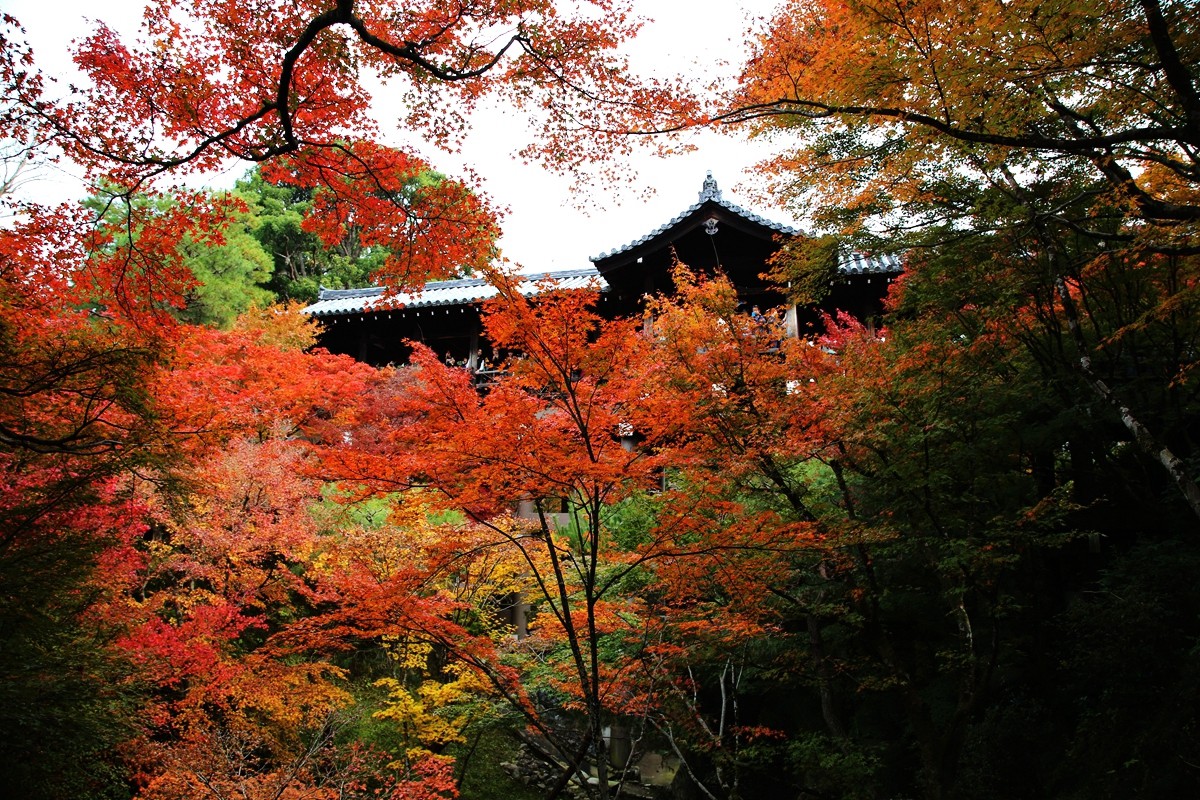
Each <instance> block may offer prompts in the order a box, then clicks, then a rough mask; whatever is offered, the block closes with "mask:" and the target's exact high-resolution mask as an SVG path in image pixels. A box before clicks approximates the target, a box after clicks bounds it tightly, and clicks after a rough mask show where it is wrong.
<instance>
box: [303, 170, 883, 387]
mask: <svg viewBox="0 0 1200 800" xmlns="http://www.w3.org/2000/svg"><path fill="white" fill-rule="evenodd" d="M799 236H803V234H802V233H801V232H800V231H798V230H796V229H794V228H791V227H789V226H787V225H782V224H780V223H777V222H772V221H770V220H768V219H765V218H763V217H761V216H759V215H758V214H755V213H753V212H751V211H748V210H746V209H744V208H742V207H741V206H738V205H735V204H733V203H731V202H729V201H728V200H726V199H725V198H724V197H723V196H722V193H721V190H720V189H719V188H718V187H717V182H716V180H714V179H713V176H712V173H709V174H708V176H707V177H706V178H705V179H704V183H703V185H702V187H701V190H700V194H699V197H698V198H697V200H696V202H695V203H692V204H691V205H690V206H688V207H687V208H685V209H684V210H683V211H681V212H680V213H679V214H677V215H676V216H675V217H673V218H672V219H670V220H668V221H667V222H665V223H663V224H662V225H659V226H658V227H657V228H655V229H653V230H651V231H649V232H648V233H646V234H645V235H643V236H641V237H640V238H638V239H634V240H633V241H631V242H629V243H627V244H623V245H620V246H618V247H616V248H614V249H613V250H611V251H608V252H605V253H601V254H600V255H598V256H594V257H592V259H591V262H592V263H591V265H590V266H586V267H580V268H578V269H570V270H560V271H556V272H547V273H531V274H529V275H527V276H525V279H524V281H523V282H522V283H521V284H520V286H519V287H518V288H519V290H520V291H522V292H523V293H525V294H528V295H534V294H537V293H538V292H539V291H541V287H542V286H543V285H544V281H545V280H546V279H549V280H552V281H554V282H555V284H556V285H558V286H560V287H564V288H583V287H589V286H590V287H597V288H599V289H600V290H601V299H600V303H599V306H598V309H597V310H598V311H599V313H600V314H601V315H603V316H606V317H612V318H616V317H621V316H628V315H636V314H640V313H641V310H642V303H643V301H644V298H645V297H646V296H647V295H653V294H666V295H669V294H671V293H672V292H673V291H674V286H673V284H672V281H671V268H672V266H673V265H674V264H675V263H676V261H679V262H682V263H684V264H687V265H688V266H689V267H690V268H692V269H693V270H695V271H696V272H698V273H708V274H715V273H723V274H724V275H725V276H726V277H728V278H729V280H730V281H731V282H732V283H733V284H734V286H735V287H736V289H737V293H738V297H739V299H740V301H741V302H742V303H743V304H744V305H745V307H746V309H747V310H750V309H751V308H752V307H754V306H758V307H759V308H760V309H762V310H763V311H764V312H765V311H767V310H770V309H779V310H780V311H781V312H782V314H783V316H784V318H785V319H786V324H787V330H788V333H789V334H790V335H792V336H798V335H804V334H805V332H806V331H807V330H810V329H811V326H812V324H813V322H814V320H816V319H818V318H819V313H820V312H821V311H824V312H833V311H835V310H838V311H846V312H849V313H851V314H853V315H855V316H856V317H858V318H859V319H863V320H870V319H872V318H874V317H875V316H877V315H878V314H879V313H880V312H881V310H882V299H883V296H884V295H885V294H886V291H887V285H888V284H889V283H890V282H891V281H892V280H893V279H894V278H895V277H896V276H897V275H898V274H899V273H900V271H901V265H900V261H899V259H898V258H896V257H895V256H884V257H866V256H863V255H861V254H852V253H847V254H844V255H841V256H839V258H838V263H837V264H836V266H835V267H834V268H833V269H832V270H831V275H832V276H833V277H832V280H831V286H830V290H829V293H828V296H827V298H826V300H825V301H824V302H822V303H821V306H820V308H798V307H796V306H795V305H792V304H789V303H788V302H787V297H786V293H785V291H784V290H782V289H781V288H780V287H778V286H777V285H775V284H772V283H770V282H768V281H767V280H765V279H764V278H763V277H762V274H763V273H764V272H766V271H767V262H768V260H769V259H770V257H771V256H772V255H773V254H774V253H775V252H777V251H778V250H779V249H780V248H781V247H783V246H784V244H786V242H787V241H788V240H789V239H792V238H795V237H799ZM831 266H832V265H831ZM495 294H496V290H495V288H493V287H492V286H490V285H489V284H488V283H487V282H486V281H485V280H483V279H479V278H463V279H460V280H451V281H437V282H432V283H428V284H426V285H425V287H424V288H423V289H422V290H421V291H420V292H415V293H399V294H391V295H389V294H387V293H386V292H385V290H384V289H382V288H378V287H376V288H367V289H322V290H321V293H320V296H319V298H318V300H317V302H316V303H313V304H312V305H310V306H308V307H307V308H305V309H304V312H305V313H307V314H311V315H313V316H315V317H317V318H318V319H320V320H321V321H322V322H324V323H325V324H324V326H323V332H322V334H321V336H320V340H319V343H320V345H321V346H322V347H325V348H326V349H328V350H330V351H331V352H334V353H342V354H346V355H350V356H353V357H355V358H357V359H359V360H361V361H364V362H367V363H370V364H376V365H383V364H388V363H403V362H404V361H405V360H406V359H407V357H408V352H407V349H406V346H405V345H404V342H405V341H417V342H423V343H424V344H426V345H427V346H429V347H430V348H431V349H432V350H434V351H435V352H437V353H438V354H440V355H442V356H444V357H446V358H447V359H451V360H453V361H454V362H455V363H458V364H462V365H464V366H468V367H471V368H473V369H478V368H480V367H482V366H484V365H486V364H487V363H488V361H489V360H494V357H493V354H492V352H491V350H490V347H489V345H488V343H487V341H486V339H485V338H484V336H483V325H482V317H481V307H482V304H483V302H485V301H486V300H488V299H489V298H491V297H493V296H495Z"/></svg>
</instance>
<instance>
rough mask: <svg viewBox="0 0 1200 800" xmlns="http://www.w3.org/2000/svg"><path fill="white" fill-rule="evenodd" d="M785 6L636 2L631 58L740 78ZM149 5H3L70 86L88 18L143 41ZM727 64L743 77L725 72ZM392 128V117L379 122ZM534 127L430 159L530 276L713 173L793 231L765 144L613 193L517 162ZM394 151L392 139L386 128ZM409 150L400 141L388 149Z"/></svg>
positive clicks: (611, 239)
mask: <svg viewBox="0 0 1200 800" xmlns="http://www.w3.org/2000/svg"><path fill="white" fill-rule="evenodd" d="M778 2H779V0H700V2H697V1H696V0H636V2H635V3H634V6H635V10H636V11H637V12H638V13H639V14H641V15H643V16H645V17H647V18H649V19H650V20H652V21H651V22H649V23H647V25H646V26H645V28H644V29H643V31H642V33H641V35H640V36H639V37H638V40H637V41H635V42H633V43H632V44H631V45H630V48H629V54H630V57H631V59H632V62H633V64H634V66H635V67H636V68H639V69H649V70H654V71H657V72H659V73H660V74H667V73H670V72H687V73H689V74H697V75H703V76H705V77H706V78H708V77H712V76H714V74H724V73H729V74H732V73H733V71H734V70H735V69H736V64H737V62H738V61H739V60H740V58H741V54H742V52H743V45H742V36H743V34H744V32H745V31H746V30H747V28H748V27H749V26H750V24H751V22H752V20H753V19H754V18H756V17H762V16H766V15H769V14H770V12H771V11H772V10H773V9H774V7H775V6H776V4H777V3H778ZM141 8H142V3H141V2H139V1H138V0H109V1H108V2H95V0H91V1H89V2H80V1H79V0H0V9H3V10H4V11H5V12H7V13H9V14H12V15H13V16H14V17H16V18H17V19H18V20H19V21H20V22H21V24H22V25H23V26H24V27H25V29H26V33H27V37H28V40H29V42H30V44H31V45H32V46H33V48H34V55H35V57H36V58H37V61H38V64H39V66H40V67H41V68H42V69H43V70H44V71H46V72H48V73H49V74H51V75H57V76H58V77H60V78H62V79H63V80H66V81H70V80H76V81H77V80H78V77H77V75H74V74H68V73H67V72H66V71H67V70H69V69H71V68H72V65H71V63H70V61H69V58H68V56H67V51H68V47H69V44H70V42H71V41H72V40H74V39H77V38H80V37H81V36H84V35H86V34H87V33H88V32H89V31H90V30H91V26H90V24H89V22H88V19H89V18H91V19H101V20H104V21H105V22H107V23H108V24H109V25H110V26H112V27H113V28H115V29H116V30H118V31H120V32H122V33H125V34H128V35H129V36H132V35H133V34H134V33H136V30H137V26H138V23H139V21H140V14H141ZM721 61H727V62H732V63H733V64H734V66H733V67H726V68H721V67H720V66H719V64H720V62H721ZM379 116H380V117H384V118H386V117H387V114H386V111H385V112H384V113H381V114H380V115H379ZM525 125H526V121H525V120H524V119H523V118H521V117H519V116H517V115H514V114H512V113H505V111H504V109H492V110H488V109H482V110H481V113H480V114H479V115H478V116H477V117H476V118H475V122H474V132H473V133H472V134H471V135H470V137H469V138H468V139H467V141H466V143H465V145H464V147H463V150H462V153H461V155H458V156H448V155H446V154H444V153H440V152H437V151H426V152H425V153H424V155H425V156H426V157H427V158H429V159H430V160H431V161H432V162H433V165H434V167H435V168H437V169H439V170H440V171H442V172H445V173H447V174H449V175H453V176H457V175H460V174H461V173H462V167H463V166H464V165H466V166H469V167H470V168H472V169H473V170H474V171H475V173H476V174H477V175H478V176H479V179H480V181H481V183H482V186H481V187H480V188H482V190H483V191H484V192H486V193H487V194H488V195H489V196H490V197H491V198H492V200H493V201H494V202H495V203H496V204H497V205H500V206H502V207H507V209H508V212H507V214H506V216H505V218H504V221H503V231H504V234H503V238H502V239H501V242H500V245H501V248H502V250H503V252H504V255H505V256H506V257H507V258H509V259H510V260H512V261H514V262H516V263H517V264H519V265H520V266H521V267H522V268H523V269H526V270H531V269H537V270H546V269H565V268H571V267H581V266H585V265H586V264H587V263H588V257H589V256H595V255H599V254H600V253H601V252H604V251H607V250H611V249H613V248H616V247H619V246H621V245H624V244H626V243H627V242H629V241H631V240H633V239H636V238H638V237H640V236H642V235H644V234H646V233H649V232H650V231H651V230H652V229H653V228H655V227H657V226H658V225H660V224H662V223H664V222H667V221H668V220H669V219H670V218H671V217H672V216H674V215H675V214H677V213H679V212H680V211H682V210H683V209H684V208H686V207H687V206H688V205H690V204H691V203H693V202H695V200H696V195H697V193H698V192H699V191H700V185H701V182H702V181H703V180H704V176H705V173H706V172H707V171H710V170H711V171H712V173H713V176H714V177H715V178H716V179H717V181H718V183H719V184H720V186H721V188H722V190H724V192H725V196H726V197H727V198H732V199H733V200H735V201H736V202H740V203H742V204H743V205H746V206H750V207H753V208H754V209H755V210H756V211H759V212H760V213H762V214H763V215H764V216H766V217H769V218H772V219H777V220H779V221H781V222H791V220H789V219H788V218H787V217H786V216H785V215H784V212H781V211H779V210H778V209H773V208H770V207H766V206H764V205H763V203H762V202H760V201H757V200H756V199H755V196H754V193H753V191H752V190H753V187H754V181H753V178H752V168H753V165H754V164H755V163H756V162H757V161H758V160H760V159H761V158H763V157H764V156H765V155H766V154H767V152H768V151H767V150H766V149H765V146H764V145H761V144H748V143H746V142H745V141H741V140H738V139H735V138H732V137H730V136H726V135H719V134H716V133H711V132H710V133H705V134H701V135H700V136H699V137H697V138H696V139H695V143H696V145H697V149H696V150H695V151H694V152H691V153H685V154H681V155H676V156H672V157H670V158H667V159H659V158H655V157H652V156H649V155H635V157H634V158H633V160H632V162H631V167H632V169H631V175H632V179H631V180H629V181H627V182H621V183H619V184H617V185H613V184H612V183H610V182H606V181H602V180H595V181H587V183H588V184H589V186H588V188H587V189H585V190H582V191H581V190H576V189H574V188H573V181H572V180H571V179H570V178H567V177H562V176H558V175H554V174H551V173H549V172H547V171H546V170H545V169H544V168H542V167H539V166H537V165H536V164H535V165H525V164H522V163H521V161H520V159H518V158H516V157H515V155H514V153H515V151H516V150H518V149H519V148H520V146H521V145H522V144H523V143H525V142H526V141H527V140H528V138H529V134H528V132H527V131H526V128H525ZM384 136H385V140H386V137H387V130H386V128H384ZM386 143H390V144H399V143H400V142H399V141H395V142H386ZM246 168H247V165H245V164H239V165H236V166H234V167H232V168H231V170H230V171H229V173H228V174H226V175H219V176H213V180H212V183H213V184H214V185H228V184H230V183H232V181H233V180H234V179H236V178H237V177H239V176H240V175H241V174H242V173H243V172H244V171H245V169H246ZM25 189H26V191H27V192H29V193H30V194H31V195H32V196H34V197H35V198H36V199H40V200H47V201H50V200H54V201H57V200H65V199H75V198H78V197H79V196H80V195H81V194H82V193H83V190H82V188H81V186H80V184H79V183H78V181H73V180H72V179H71V176H70V174H69V171H67V170H65V169H61V168H60V169H57V170H43V171H41V172H40V173H38V174H36V175H35V176H33V179H32V180H30V181H28V182H27V184H26V186H25Z"/></svg>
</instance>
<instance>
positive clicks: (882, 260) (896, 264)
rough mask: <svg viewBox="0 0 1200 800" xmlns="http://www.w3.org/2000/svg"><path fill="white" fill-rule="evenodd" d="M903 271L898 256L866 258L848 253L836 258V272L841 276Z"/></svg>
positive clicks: (888, 255)
mask: <svg viewBox="0 0 1200 800" xmlns="http://www.w3.org/2000/svg"><path fill="white" fill-rule="evenodd" d="M903 271H904V264H903V263H902V262H901V261H900V256H898V255H895V254H892V253H888V254H886V255H878V256H868V255H865V254H863V253H848V254H845V255H840V256H839V257H838V272H840V273H841V274H843V275H875V274H892V273H898V272H903Z"/></svg>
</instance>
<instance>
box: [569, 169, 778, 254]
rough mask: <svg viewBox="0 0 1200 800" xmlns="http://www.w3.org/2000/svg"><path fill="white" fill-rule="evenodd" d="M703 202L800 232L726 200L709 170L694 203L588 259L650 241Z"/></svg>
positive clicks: (754, 220) (757, 220) (621, 251)
mask: <svg viewBox="0 0 1200 800" xmlns="http://www.w3.org/2000/svg"><path fill="white" fill-rule="evenodd" d="M705 203H713V204H715V205H718V206H721V207H722V208H724V209H725V210H726V211H732V212H733V213H734V214H737V215H738V216H740V217H743V218H745V219H747V220H749V221H751V222H756V223H758V224H759V225H762V226H763V227H766V228H770V229H771V230H773V231H775V232H776V233H784V234H787V235H789V236H798V235H799V234H800V231H799V230H798V229H796V228H793V227H792V226H790V225H784V224H783V223H781V222H775V221H773V220H770V219H767V218H766V217H764V216H762V215H760V214H755V213H754V212H753V211H748V210H746V209H745V208H742V207H741V206H739V205H738V204H737V203H733V202H730V201H729V200H726V199H725V198H724V197H723V196H722V193H721V189H720V188H719V187H718V186H717V181H716V179H715V178H713V174H712V171H711V170H709V172H708V174H707V175H706V177H705V178H704V183H703V185H702V186H701V188H700V195H699V199H698V200H697V201H696V202H695V203H692V204H691V205H690V206H688V207H687V208H685V209H684V210H683V211H681V212H680V213H678V214H676V215H675V216H674V217H672V218H671V219H670V220H669V221H667V222H665V223H663V224H662V225H659V226H658V227H657V228H655V229H654V230H652V231H650V232H649V233H647V234H646V235H644V236H642V237H640V238H637V239H634V240H633V241H632V242H629V243H628V244H624V245H621V246H620V247H615V248H613V249H612V250H606V251H604V252H603V253H601V254H600V255H597V256H591V257H590V258H589V259H588V260H589V261H591V262H592V263H595V262H597V261H603V260H604V259H606V258H611V257H612V256H615V255H620V254H621V253H626V252H628V251H630V250H632V249H633V248H635V247H637V246H638V245H642V244H645V243H646V242H648V241H650V240H651V239H653V238H654V237H656V236H658V235H659V234H662V233H665V232H666V231H667V230H669V229H670V228H672V227H673V226H675V225H678V224H679V223H680V222H682V221H683V220H684V219H685V218H686V217H688V216H689V215H691V214H694V213H695V212H697V211H699V210H700V207H701V206H703V205H704V204H705Z"/></svg>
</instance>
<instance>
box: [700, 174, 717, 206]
mask: <svg viewBox="0 0 1200 800" xmlns="http://www.w3.org/2000/svg"><path fill="white" fill-rule="evenodd" d="M720 199H721V190H720V189H718V188H717V179H716V178H714V177H713V174H712V170H711V169H710V170H709V171H708V175H707V176H706V177H705V178H704V185H703V186H701V187H700V202H701V203H703V202H704V201H705V200H718V201H719V200H720Z"/></svg>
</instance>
